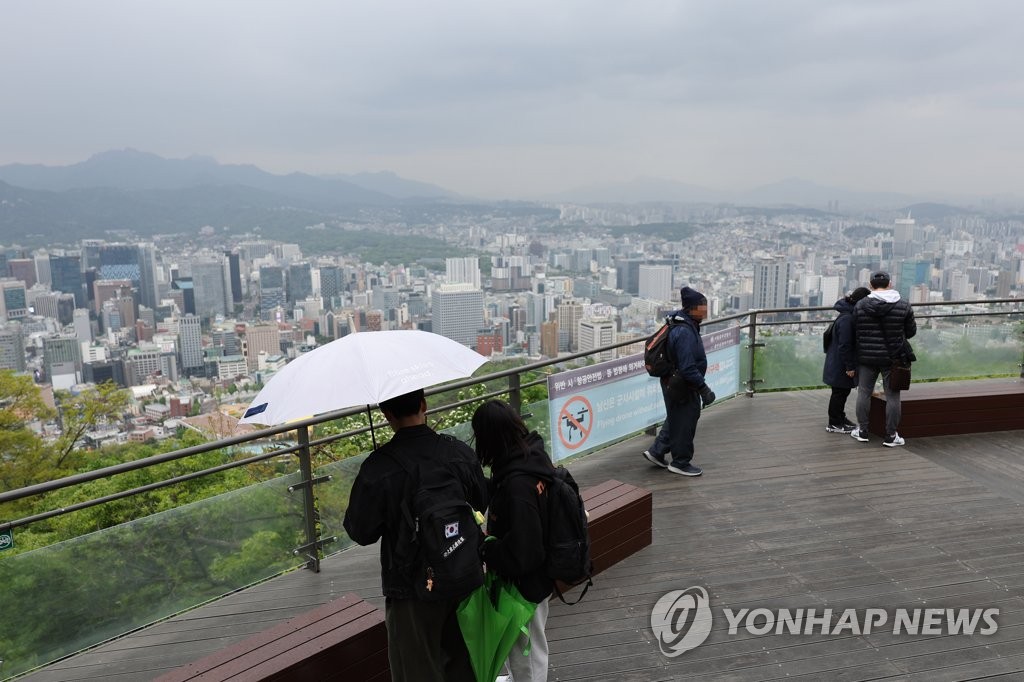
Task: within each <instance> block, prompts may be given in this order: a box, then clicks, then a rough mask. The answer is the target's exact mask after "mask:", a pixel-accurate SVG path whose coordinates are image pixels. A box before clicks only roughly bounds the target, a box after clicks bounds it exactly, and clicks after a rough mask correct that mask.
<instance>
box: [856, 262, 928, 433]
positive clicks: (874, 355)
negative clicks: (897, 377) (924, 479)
mask: <svg viewBox="0 0 1024 682" xmlns="http://www.w3.org/2000/svg"><path fill="white" fill-rule="evenodd" d="M853 319H854V325H855V329H856V343H857V428H856V429H854V430H853V432H851V433H850V435H851V436H852V437H853V438H855V439H856V440H859V441H860V442H862V443H866V442H868V419H869V417H870V412H871V393H872V392H873V391H874V389H875V381H876V380H877V379H878V375H879V374H881V375H882V390H883V391H884V392H885V433H886V436H885V439H884V440H883V441H882V445H885V446H886V447H890V448H894V447H898V446H900V445H904V444H905V443H906V441H905V440H904V439H903V437H902V436H900V434H899V432H898V431H897V428H899V425H900V392H899V391H898V390H896V389H893V388H892V387H891V386H889V370H890V368H891V367H892V363H893V361H894V360H899V361H901V362H909V361H910V360H913V359H914V357H913V353H912V351H910V348H909V344H908V343H907V339H910V338H913V336H914V335H915V334H917V322H916V321H915V320H914V310H913V308H911V307H910V304H909V303H907V302H906V301H904V300H902V299H901V298H900V292H898V291H896V290H895V289H890V288H889V273H887V272H881V271H880V272H876V273H874V274H873V275H871V293H870V294H869V295H868V296H866V297H865V298H862V299H861V300H860V301H858V302H857V306H856V307H855V308H854V311H853Z"/></svg>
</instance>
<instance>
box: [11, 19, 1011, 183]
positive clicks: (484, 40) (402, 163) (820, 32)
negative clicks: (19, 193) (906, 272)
mask: <svg viewBox="0 0 1024 682" xmlns="http://www.w3.org/2000/svg"><path fill="white" fill-rule="evenodd" d="M0 17H2V18H0V164H6V163H13V162H23V163H44V164H48V165H55V164H67V163H74V162H77V161H82V160H84V159H85V158H87V157H89V156H91V155H92V154H94V153H96V152H100V151H105V150H108V149H115V148H124V147H134V148H136V149H140V150H144V151H151V152H155V153H158V154H160V155H162V156H167V157H174V158H180V157H185V156H189V155H192V154H202V155H207V156H212V157H214V158H216V159H217V160H219V161H221V162H222V163H252V164H256V165H258V166H260V167H262V168H264V169H265V170H268V171H271V172H275V173H286V172H291V171H296V170H298V171H305V172H311V173H332V172H340V173H355V172H360V171H378V170H393V171H395V172H396V173H398V174H400V175H402V176H405V177H409V178H412V179H417V180H422V181H427V182H433V183H436V184H439V185H442V186H444V187H447V188H449V189H452V190H455V191H459V192H464V193H468V194H477V195H481V196H488V197H529V196H535V195H539V194H544V193H549V192H555V191H560V190H564V189H569V188H573V187H577V186H582V185H587V184H591V183H606V182H616V181H627V180H631V179H633V178H635V177H637V176H653V177H661V178H668V179H673V180H678V181H681V182H688V183H692V184H697V185H704V186H708V187H713V188H722V189H738V188H747V187H752V186H755V185H759V184H764V183H769V182H774V181H776V180H780V179H783V178H786V177H793V176H797V177H801V178H805V179H808V180H812V181H815V182H818V183H821V184H826V185H838V186H843V187H846V188H850V189H860V190H892V191H901V192H928V191H948V192H970V193H986V194H987V193H998V192H1016V193H1018V194H1022V193H1024V29H1022V25H1024V2H1021V1H1020V0H961V1H958V2H950V1H946V0H920V1H908V2H901V1H897V0H877V1H876V0H849V1H832V0H806V1H786V0H750V1H747V2H737V1H729V0H699V1H685V0H678V1H675V2H672V1H668V0H666V1H661V2H658V1H648V0H629V1H623V0H615V1H612V0H543V1H534V0H515V1H514V2H512V1H505V0H471V1H466V2H452V1H448V0H409V1H407V2H392V1H389V0H274V1H271V0H245V1H238V2H228V1H224V0H173V1H157V0H122V1H114V0H88V1H87V2H86V1H82V2H79V1H73V0H67V1H64V2H56V1H54V0H30V1H21V2H17V1H11V2H5V3H4V4H3V8H2V15H0Z"/></svg>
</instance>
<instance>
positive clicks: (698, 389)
mask: <svg viewBox="0 0 1024 682" xmlns="http://www.w3.org/2000/svg"><path fill="white" fill-rule="evenodd" d="M679 298H680V302H681V304H682V308H681V309H680V310H677V311H676V312H674V313H672V315H670V316H669V317H670V318H672V320H673V322H674V323H675V324H673V325H672V327H671V329H670V331H669V336H668V346H669V349H671V351H672V357H673V359H674V360H675V369H674V370H673V372H672V374H671V375H669V376H667V377H661V393H662V397H663V398H664V399H665V423H664V424H662V426H661V431H659V432H658V436H657V438H655V440H654V445H652V446H651V447H650V448H648V449H647V450H644V452H643V455H644V458H646V459H647V461H649V462H651V464H656V465H658V466H660V467H663V468H666V469H668V470H669V471H671V472H672V473H674V474H680V475H682V476H700V475H701V474H702V473H704V472H703V470H702V469H701V468H700V467H698V466H695V465H693V464H691V463H690V460H692V459H693V438H694V436H695V435H696V433H697V420H698V419H700V411H701V408H702V407H707V406H708V405H710V404H711V403H713V402H714V400H715V393H714V391H712V390H711V388H710V387H709V386H708V385H707V384H706V383H705V382H704V375H705V374H706V373H707V371H708V358H707V355H706V354H705V352H704V341H703V340H702V339H701V338H700V323H701V321H703V320H704V319H705V318H706V317H707V316H708V300H707V298H705V297H704V294H702V293H700V292H699V291H695V290H694V289H691V288H690V287H683V288H682V289H680V290H679ZM669 453H671V454H672V460H671V461H668V459H667V457H666V455H667V454H669Z"/></svg>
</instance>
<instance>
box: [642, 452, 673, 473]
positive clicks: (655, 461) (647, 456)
mask: <svg viewBox="0 0 1024 682" xmlns="http://www.w3.org/2000/svg"><path fill="white" fill-rule="evenodd" d="M644 459H646V460H647V461H648V462H650V463H651V464H655V465H657V466H660V467H661V468H662V469H667V468H668V464H665V463H664V462H662V461H661V460H660V459H658V458H657V457H655V456H654V455H652V454H651V453H649V452H647V451H646V450H644Z"/></svg>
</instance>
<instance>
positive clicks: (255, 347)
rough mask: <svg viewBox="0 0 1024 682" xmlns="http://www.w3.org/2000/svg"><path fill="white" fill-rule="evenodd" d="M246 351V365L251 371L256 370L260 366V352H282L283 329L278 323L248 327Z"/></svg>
mask: <svg viewBox="0 0 1024 682" xmlns="http://www.w3.org/2000/svg"><path fill="white" fill-rule="evenodd" d="M243 349H244V351H245V353H244V354H245V361H246V366H247V367H248V368H249V371H250V372H254V371H256V369H257V368H258V367H259V356H260V353H261V352H263V353H266V354H267V355H268V356H269V355H280V354H281V331H280V330H279V329H278V327H277V325H276V324H261V325H254V326H251V327H247V328H246V330H245V342H244V344H243Z"/></svg>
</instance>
